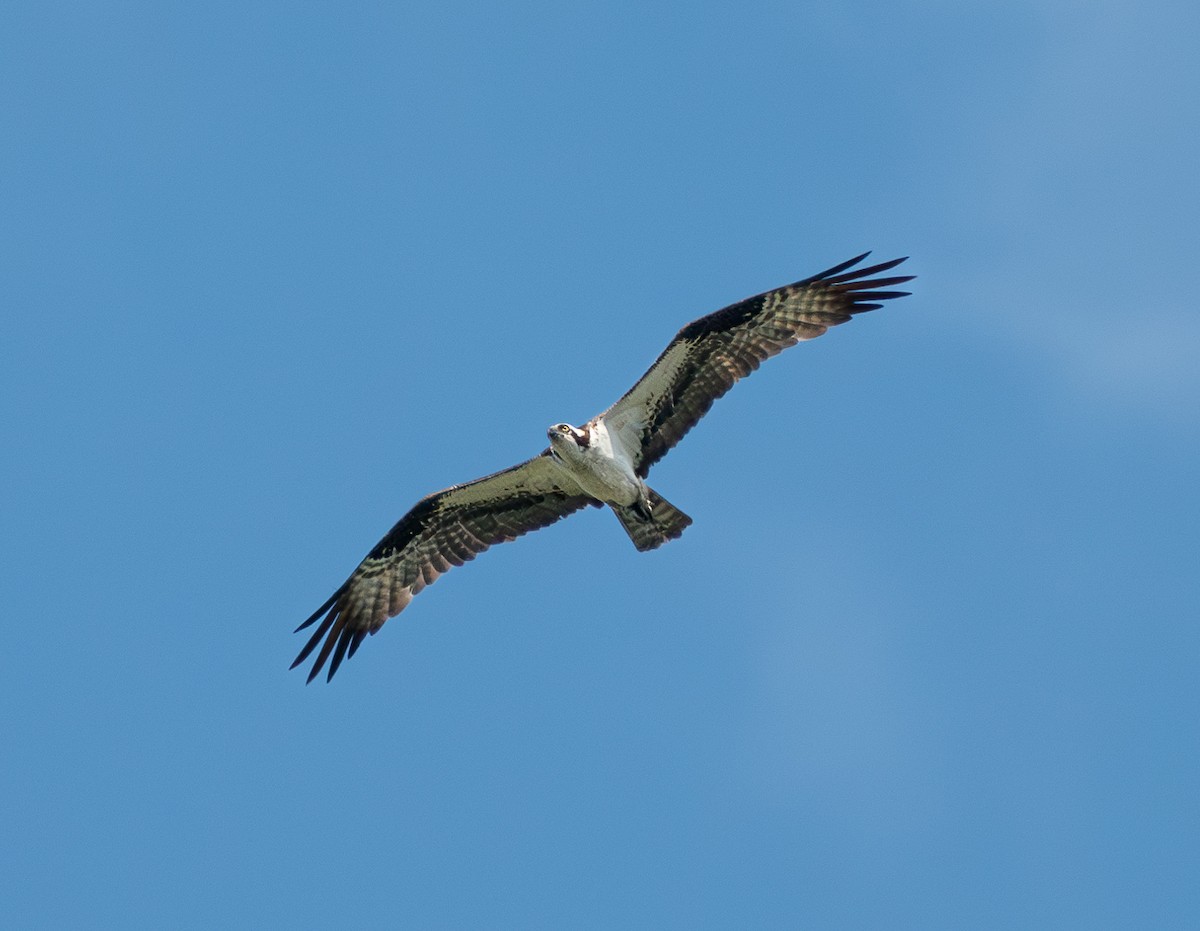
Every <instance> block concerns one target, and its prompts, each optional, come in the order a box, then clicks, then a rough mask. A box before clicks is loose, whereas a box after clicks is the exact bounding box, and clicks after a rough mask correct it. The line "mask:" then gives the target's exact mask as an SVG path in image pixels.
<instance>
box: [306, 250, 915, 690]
mask: <svg viewBox="0 0 1200 931" xmlns="http://www.w3.org/2000/svg"><path fill="white" fill-rule="evenodd" d="M868 255H870V253H864V254H862V255H860V256H858V257H857V258H853V259H851V260H850V261H848V262H843V263H842V264H840V265H835V266H834V267H833V268H830V269H828V270H826V271H823V272H821V273H820V274H818V275H813V276H812V277H811V278H805V279H804V280H803V281H798V282H796V283H795V284H790V285H785V286H784V287H782V288H776V289H775V290H773V291H767V292H765V293H763V294H759V295H757V296H755V297H751V298H747V299H746V300H744V301H740V302H739V303H737V304H731V305H730V306H729V307H726V308H725V309H723V310H718V311H717V312H716V313H712V314H709V315H708V316H707V317H701V318H700V319H699V320H695V321H693V322H692V323H689V324H688V325H687V326H685V327H684V328H683V329H682V330H680V331H679V332H678V333H677V334H676V335H675V338H674V339H673V340H671V343H670V345H668V346H667V348H666V349H665V350H663V353H662V355H660V356H659V357H658V359H657V361H656V362H655V363H654V364H653V365H652V366H650V370H649V371H648V372H646V374H645V375H643V376H642V377H641V379H640V380H639V381H638V383H637V384H636V385H634V386H633V387H632V388H630V389H629V391H628V393H626V395H625V396H624V397H623V398H621V399H620V400H619V401H617V403H616V404H614V405H613V406H612V407H610V408H609V409H608V410H606V411H605V412H604V413H603V414H600V415H598V416H596V417H593V418H592V419H591V420H589V421H588V422H587V423H585V424H584V425H583V426H582V427H575V426H572V425H571V424H568V423H558V424H555V425H554V426H552V427H551V428H550V429H549V430H548V431H546V432H547V435H548V436H549V438H550V446H549V447H548V448H547V449H545V450H543V451H542V452H541V453H540V454H538V455H537V456H534V457H533V458H532V459H529V460H527V461H525V462H522V463H521V464H520V465H515V466H513V467H512V468H511V469H505V470H504V471H503V472H497V473H495V474H494V475H488V476H485V477H484V478H480V479H476V480H475V481H473V482H467V483H466V484H465V485H451V486H450V487H449V488H446V489H445V490H443V491H439V492H435V493H434V494H432V495H429V496H427V497H425V498H422V499H421V500H420V501H418V502H417V504H416V506H415V507H413V509H412V510H411V511H409V512H408V513H407V514H406V515H404V517H402V518H401V519H400V522H399V523H397V524H396V526H395V527H393V528H392V529H391V530H390V531H389V532H388V534H387V535H386V536H385V537H384V538H383V539H382V540H380V541H379V542H378V543H377V544H376V545H375V548H374V549H372V550H371V552H369V553H368V554H367V555H366V558H365V559H363V561H362V562H361V563H360V564H359V566H358V568H357V569H355V570H354V572H353V573H352V574H351V576H350V578H349V579H347V580H346V582H345V583H344V584H343V585H342V586H341V588H339V589H338V590H337V591H336V592H334V593H333V594H332V595H331V596H330V597H329V600H328V601H326V602H325V604H323V605H321V607H320V608H318V609H317V610H316V611H315V612H314V613H313V615H312V617H310V618H309V619H308V620H306V621H305V622H304V623H303V624H301V625H300V626H299V627H297V628H296V631H297V632H299V631H301V630H303V629H304V628H306V627H309V626H310V625H312V624H315V623H316V622H317V621H318V620H320V624H319V625H318V626H317V629H316V631H315V632H314V633H313V634H312V637H311V638H310V639H309V641H308V642H307V643H306V644H305V645H304V649H303V650H301V651H300V655H299V656H297V657H296V661H295V662H294V663H292V668H293V669H295V668H296V666H298V665H300V664H301V663H302V662H304V661H305V660H306V659H307V658H308V656H309V654H310V653H312V651H313V650H314V649H316V647H317V645H318V644H321V650H320V652H319V653H318V654H317V658H316V661H315V662H314V663H313V667H312V671H311V672H310V673H309V675H308V681H309V682H311V681H312V680H313V679H314V678H315V677H316V676H317V675H318V674H319V673H320V671H321V669H322V668H323V667H324V665H325V662H326V661H327V660H330V657H332V660H330V662H329V675H328V677H327V680H328V679H332V678H333V674H334V673H335V672H337V670H338V667H339V666H340V665H341V664H342V660H343V659H344V658H346V657H348V656H353V655H354V652H355V651H356V650H357V649H358V647H359V644H361V643H362V641H363V638H364V637H366V635H367V634H374V633H375V632H376V631H378V630H379V628H380V627H382V626H383V624H384V622H385V621H386V620H387V619H388V618H391V617H395V616H396V615H397V614H399V613H400V612H401V611H403V610H404V609H405V608H406V607H407V606H408V603H409V602H410V601H412V599H413V596H414V595H416V594H417V593H418V592H419V591H421V589H423V588H424V587H425V586H426V585H429V584H431V583H432V582H433V581H434V580H435V579H437V578H438V576H440V575H441V574H442V573H443V572H446V571H447V570H449V569H450V567H451V566H461V565H462V564H463V563H464V562H466V561H467V560H470V559H474V558H475V557H476V556H477V555H479V554H480V553H482V552H483V551H484V550H486V549H487V548H488V547H489V546H491V545H492V544H494V543H505V542H507V541H509V540H515V539H516V538H517V537H519V536H521V534H524V533H528V532H529V531H531V530H539V529H541V528H542V527H546V526H548V525H550V524H552V523H554V522H555V521H557V520H559V519H561V518H563V517H566V516H567V515H568V514H572V513H574V512H575V511H578V510H580V509H581V508H584V507H587V506H588V505H592V506H594V507H602V506H603V505H608V506H609V507H610V508H611V509H612V511H613V513H614V514H616V515H617V519H618V520H620V522H621V526H622V527H624V528H625V532H626V533H627V534H629V538H630V539H631V540H632V541H633V545H634V546H636V547H637V548H638V549H639V550H641V551H645V550H652V549H654V548H655V547H658V546H661V545H662V544H664V543H666V542H667V541H668V540H674V539H676V538H677V537H678V536H679V535H680V534H681V533H683V531H684V528H686V527H687V526H688V525H689V524H691V522H692V519H691V518H690V517H688V516H687V515H686V514H684V513H683V512H682V511H680V510H679V509H678V508H677V507H675V506H674V505H672V504H671V503H670V502H668V501H665V500H664V499H663V497H662V496H661V495H660V494H658V492H656V491H654V489H652V488H650V487H649V486H648V485H647V484H646V476H647V474H648V473H649V472H650V467H651V466H653V465H654V463H656V462H658V460H659V459H661V458H662V457H663V456H665V455H666V454H667V451H668V450H670V449H671V447H673V446H674V445H675V444H676V443H678V442H679V441H680V440H681V439H682V438H683V435H684V434H685V433H687V432H688V430H690V429H691V428H692V427H693V426H694V425H695V423H696V422H697V421H698V420H699V419H700V418H701V417H703V416H704V414H705V413H706V412H707V411H708V409H709V408H710V407H711V406H712V404H713V402H714V401H715V400H716V399H717V398H719V397H721V396H722V395H723V394H725V392H726V391H728V390H729V389H730V388H732V387H733V384H734V382H736V381H737V380H738V379H739V378H742V377H744V376H746V375H749V374H750V373H751V372H753V371H754V370H755V369H756V368H758V366H759V364H760V363H761V362H762V361H763V360H764V359H768V358H770V357H771V356H773V355H776V354H777V353H779V352H781V351H782V350H784V349H786V348H787V347H788V346H794V345H795V344H796V343H797V342H799V341H800V340H806V339H814V338H816V337H818V336H820V335H821V334H822V333H824V332H825V331H826V330H827V329H829V327H831V326H836V325H837V324H839V323H845V322H846V321H847V320H849V319H850V318H851V317H852V316H853V315H854V314H858V313H862V312H863V311H868V310H876V309H878V308H880V307H882V306H883V305H882V303H880V302H881V301H886V300H890V299H892V298H897V297H905V296H907V295H908V294H909V292H908V291H889V290H880V289H886V288H890V287H891V286H893V285H897V284H901V283H902V282H905V281H911V280H912V278H913V276H912V275H905V276H899V277H891V278H872V277H870V276H872V275H878V274H879V273H881V272H886V271H888V270H889V269H891V268H894V267H895V266H897V265H899V264H900V263H901V262H903V261H904V259H902V258H901V259H893V260H892V261H891V262H884V263H882V264H880V265H873V266H871V267H870V268H860V269H856V270H853V271H848V270H847V269H852V268H853V267H854V266H855V265H858V264H859V263H860V262H861V261H862V260H863V259H865V258H866V257H867V256H868ZM322 641H324V642H323V643H322Z"/></svg>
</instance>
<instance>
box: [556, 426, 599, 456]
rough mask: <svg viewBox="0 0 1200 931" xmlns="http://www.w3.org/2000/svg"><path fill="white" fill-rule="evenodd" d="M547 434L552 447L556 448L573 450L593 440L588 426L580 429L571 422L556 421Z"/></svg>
mask: <svg viewBox="0 0 1200 931" xmlns="http://www.w3.org/2000/svg"><path fill="white" fill-rule="evenodd" d="M546 436H548V437H550V447H551V448H552V449H556V450H563V449H571V450H572V452H573V451H575V450H577V449H580V448H582V447H585V446H587V445H588V444H589V443H590V442H591V433H590V432H589V431H588V430H587V428H584V429H583V430H580V429H578V428H577V427H572V426H571V425H570V424H569V423H556V424H555V425H554V426H553V427H551V428H550V429H549V430H547V431H546Z"/></svg>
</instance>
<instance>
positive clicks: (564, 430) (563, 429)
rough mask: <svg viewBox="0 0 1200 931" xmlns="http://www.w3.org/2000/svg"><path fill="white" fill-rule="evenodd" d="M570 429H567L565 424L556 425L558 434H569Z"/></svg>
mask: <svg viewBox="0 0 1200 931" xmlns="http://www.w3.org/2000/svg"><path fill="white" fill-rule="evenodd" d="M570 429H571V428H570V427H568V426H567V425H566V424H565V423H560V424H559V425H558V432H559V433H568V432H570Z"/></svg>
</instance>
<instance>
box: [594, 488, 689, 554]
mask: <svg viewBox="0 0 1200 931" xmlns="http://www.w3.org/2000/svg"><path fill="white" fill-rule="evenodd" d="M646 491H647V493H648V497H649V502H650V516H649V517H647V516H646V513H645V510H644V509H642V508H639V507H637V506H636V505H635V506H633V507H618V506H617V505H615V504H614V505H612V509H613V513H614V514H616V515H617V518H618V519H619V520H620V521H621V526H622V527H624V528H625V532H626V533H627V534H629V539H631V540H632V541H633V545H634V546H636V547H637V548H638V550H640V551H641V552H643V553H644V552H646V550H653V549H657V548H658V547H660V546H662V545H663V544H664V543H666V542H667V541H668V540H674V539H676V538H678V537H679V535H680V534H682V533H683V531H684V528H686V527H687V526H688V525H689V524H690V523H691V522H692V519H691V518H690V517H688V516H687V515H686V514H684V513H683V511H681V510H679V508H677V507H675V505H673V504H671V502H669V501H667V500H666V499H665V498H663V496H662V495H660V494H659V493H658V492H657V491H654V490H653V489H650V488H647V489H646Z"/></svg>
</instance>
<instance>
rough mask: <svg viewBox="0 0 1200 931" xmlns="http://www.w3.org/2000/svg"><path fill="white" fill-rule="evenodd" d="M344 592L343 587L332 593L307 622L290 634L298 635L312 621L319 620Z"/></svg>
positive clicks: (344, 587) (344, 588)
mask: <svg viewBox="0 0 1200 931" xmlns="http://www.w3.org/2000/svg"><path fill="white" fill-rule="evenodd" d="M345 590H346V586H345V585H343V586H342V587H341V588H339V589H338V590H337V591H336V592H334V593H333V594H332V595H330V596H329V600H328V601H326V602H325V604H323V605H321V607H319V608H317V610H316V611H314V612H313V613H312V616H311V617H309V619H308V620H307V621H305V622H304V623H303V624H301V625H300V626H299V627H297V628H296V629H295V630H293V631H292V633H294V634H298V633H300V631H302V630H304V628H305V627H308V626H309V625H311V624H312V623H313V622H314V621H316V619H317V618H319V617H320V616H321V615H322V614H324V613H325V612H326V611H328V610H329V609H330V608H332V607H333V603H334V602H335V601H337V600H338V599H339V598H341V597H342V592H344V591H345Z"/></svg>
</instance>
